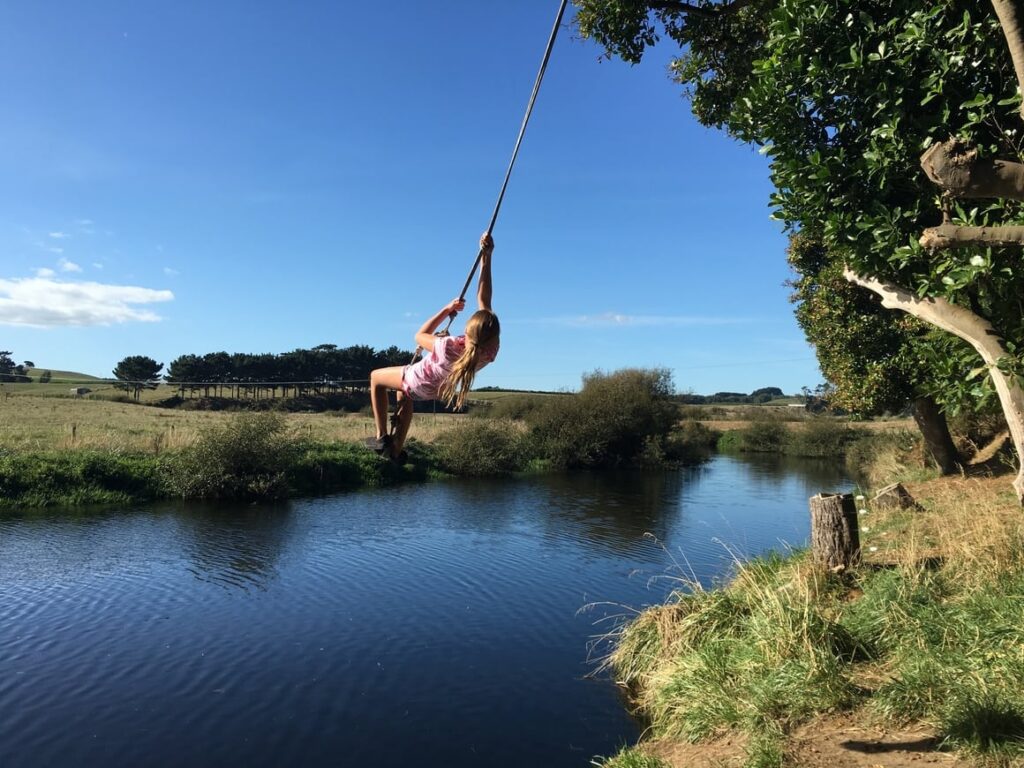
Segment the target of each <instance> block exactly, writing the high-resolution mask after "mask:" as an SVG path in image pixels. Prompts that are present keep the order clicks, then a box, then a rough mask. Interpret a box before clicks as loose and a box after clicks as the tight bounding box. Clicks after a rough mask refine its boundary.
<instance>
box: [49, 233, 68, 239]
mask: <svg viewBox="0 0 1024 768" xmlns="http://www.w3.org/2000/svg"><path fill="white" fill-rule="evenodd" d="M50 237H52V238H53V239H54V240H63V239H64V238H66V237H71V235H69V234H67V233H66V232H51V233H50Z"/></svg>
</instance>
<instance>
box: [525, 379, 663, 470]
mask: <svg viewBox="0 0 1024 768" xmlns="http://www.w3.org/2000/svg"><path fill="white" fill-rule="evenodd" d="M671 397H672V375H671V374H670V373H669V372H668V371H667V370H665V369H650V370H644V369H624V370H621V371H616V372H615V373H607V374H606V373H602V372H600V371H597V372H595V373H593V374H591V375H589V376H586V377H584V379H583V389H582V390H581V391H580V393H579V394H578V395H576V396H574V397H552V398H548V399H546V400H544V401H542V404H541V406H540V408H538V410H537V411H536V412H535V413H533V414H532V415H531V416H530V419H529V420H530V423H531V424H532V434H533V438H534V440H535V441H536V446H537V450H538V451H539V453H540V455H541V456H543V457H544V458H546V459H548V460H550V461H551V463H552V464H554V465H555V466H560V467H597V466H615V465H622V464H633V463H640V462H641V461H642V460H644V461H649V460H650V458H651V448H652V445H653V446H655V450H658V448H657V446H659V445H661V444H663V443H664V440H665V439H666V438H667V437H668V434H669V432H670V431H671V430H672V428H673V426H674V425H675V422H676V420H677V418H678V410H677V406H676V405H675V404H674V403H673V402H672V400H671ZM652 440H653V441H654V442H653V443H652Z"/></svg>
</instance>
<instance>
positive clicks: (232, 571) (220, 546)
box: [175, 503, 295, 590]
mask: <svg viewBox="0 0 1024 768" xmlns="http://www.w3.org/2000/svg"><path fill="white" fill-rule="evenodd" d="M175 522H176V523H177V539H178V541H179V542H180V545H181V547H182V550H183V553H184V555H185V556H186V557H187V558H188V559H189V561H190V565H189V566H188V570H189V571H190V572H191V573H192V574H193V575H194V576H195V577H196V578H197V579H199V580H201V581H209V582H211V583H213V584H218V585H220V586H222V587H225V588H229V589H243V590H244V589H252V588H255V589H267V588H268V586H269V584H270V582H272V581H273V580H274V578H275V577H276V576H277V563H278V561H279V560H280V558H281V554H282V552H283V551H284V550H285V549H286V548H287V546H288V543H289V540H290V539H291V537H292V533H293V531H294V529H295V521H294V518H293V516H292V515H291V511H290V506H289V505H288V504H285V503H281V504H263V505H231V504H224V503H218V504H214V503H205V504H189V505H185V506H182V507H180V508H179V510H178V514H177V515H176V516H175Z"/></svg>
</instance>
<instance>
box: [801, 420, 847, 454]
mask: <svg viewBox="0 0 1024 768" xmlns="http://www.w3.org/2000/svg"><path fill="white" fill-rule="evenodd" d="M863 434H864V433H863V432H862V431H860V430H856V429H851V428H850V427H848V426H847V425H846V424H844V423H841V422H836V421H832V420H831V419H828V418H824V417H816V418H812V419H809V420H808V421H807V422H806V423H805V425H804V428H803V429H799V430H793V431H792V432H791V433H790V434H789V442H788V444H787V446H786V453H789V454H792V455H794V456H842V455H843V454H845V453H846V448H847V446H848V445H850V443H852V442H854V441H855V440H856V439H857V438H858V437H860V436H862V435H863Z"/></svg>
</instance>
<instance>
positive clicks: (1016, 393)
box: [580, 0, 1024, 502]
mask: <svg viewBox="0 0 1024 768" xmlns="http://www.w3.org/2000/svg"><path fill="white" fill-rule="evenodd" d="M580 2H581V5H582V6H583V7H584V8H588V9H589V11H590V15H589V16H584V21H585V22H586V24H587V26H584V25H583V23H581V31H582V32H583V33H584V34H588V33H590V34H591V35H592V36H593V37H595V38H596V39H598V40H599V41H600V42H602V43H603V44H604V45H605V48H606V51H607V52H608V53H609V54H619V53H620V52H625V53H626V54H628V56H632V57H633V59H632V60H635V59H636V58H637V57H638V56H640V55H642V53H643V49H644V47H645V46H646V45H649V44H652V43H653V42H655V41H656V40H657V36H658V33H657V31H656V30H659V29H663V30H664V32H665V34H668V35H669V36H670V37H671V38H673V39H674V40H676V41H677V42H679V43H680V44H681V45H684V46H686V48H685V49H684V51H683V53H682V55H681V56H680V58H679V59H678V60H677V62H676V63H675V64H674V65H673V67H672V71H673V73H674V75H675V76H676V78H677V79H678V80H680V81H681V82H683V83H684V84H685V86H686V87H687V88H688V89H689V90H690V92H691V95H692V100H693V105H694V112H695V114H696V115H697V116H698V118H699V119H701V120H702V121H704V122H706V124H712V125H719V126H721V127H725V128H726V129H727V130H728V131H729V132H730V133H731V134H732V135H734V136H736V137H737V138H739V139H740V140H742V141H746V142H751V143H755V144H758V145H760V146H761V147H762V151H763V152H764V153H765V154H767V155H768V157H769V159H770V172H771V177H772V181H773V183H774V186H775V188H776V192H775V193H774V194H773V195H772V197H771V202H772V205H773V207H774V212H775V215H776V217H777V218H778V219H779V220H781V221H782V222H783V223H784V224H785V225H786V226H787V227H788V228H789V229H790V230H791V231H808V232H809V233H810V234H812V235H813V236H814V237H817V238H820V239H821V241H822V243H823V244H824V246H825V247H826V248H827V249H828V250H829V251H830V252H832V253H834V254H835V257H836V258H837V259H841V261H842V262H843V263H844V264H845V269H844V272H843V275H844V277H845V278H846V279H847V280H849V281H850V282H853V283H855V284H857V285H860V286H862V287H864V288H867V289H868V290H870V291H872V292H874V293H875V294H877V295H878V296H879V297H880V298H881V300H882V305H883V306H885V307H888V308H896V309H900V310H902V311H904V312H906V313H908V314H911V315H914V316H915V317H917V318H919V319H921V320H923V321H924V322H926V323H929V324H930V325H932V326H934V327H936V328H940V329H942V330H944V331H946V332H948V333H951V334H954V335H955V336H957V337H959V338H961V339H963V340H964V341H966V342H967V344H968V345H969V349H970V352H965V351H964V347H963V345H959V346H950V347H948V348H947V349H946V358H945V359H944V360H941V361H938V362H939V363H940V365H938V366H937V367H938V368H942V369H945V370H946V371H948V373H949V376H948V378H946V379H945V380H942V381H938V380H936V381H935V382H932V385H933V386H934V387H936V388H941V389H944V390H945V389H948V390H951V391H952V392H953V393H954V394H955V393H956V392H957V391H959V392H970V393H971V394H972V395H973V396H974V397H988V396H990V393H991V392H992V391H993V390H994V392H995V394H996V396H997V397H998V398H999V400H1000V403H1001V407H1002V410H1003V413H1004V415H1005V416H1006V420H1007V423H1008V424H1009V426H1010V432H1011V435H1012V437H1013V440H1014V445H1015V447H1016V448H1017V452H1018V457H1019V456H1020V455H1021V453H1022V450H1024V390H1022V389H1021V385H1020V380H1019V376H1020V374H1021V373H1022V372H1024V359H1022V357H1021V354H1022V352H1024V307H1022V303H1021V296H1022V295H1024V270H1022V269H1021V268H1020V267H1019V262H1020V253H1019V248H1016V247H1010V246H1018V245H1020V244H1021V243H1024V228H1022V227H1021V226H1019V225H1020V224H1021V222H1022V221H1024V216H1022V208H1021V206H1020V205H1019V204H1018V203H1019V201H1020V200H1024V166H1021V165H1020V164H1019V163H1016V162H1010V161H1007V160H1003V159H1001V158H1004V157H1013V158H1018V157H1020V155H1021V153H1022V146H1021V144H1020V131H1019V126H1018V125H1017V124H1016V122H1017V119H1018V117H1019V116H1018V114H1017V113H1018V109H1019V107H1020V104H1021V102H1020V95H1019V86H1020V84H1021V82H1022V76H1024V44H1022V42H1021V41H1022V31H1021V23H1020V15H1019V14H1020V8H1019V4H1018V3H1015V2H1009V1H1008V0H992V4H991V6H989V5H985V4H978V3H973V2H966V0H939V1H938V2H932V3H919V2H911V1H910V0H892V1H890V2H881V0H877V1H875V2H852V1H851V0H845V1H841V2H835V1H834V0H832V1H826V0H785V1H784V2H783V0H764V1H763V2H760V3H756V4H754V5H750V4H743V7H740V8H738V9H736V12H732V13H726V12H724V11H721V10H716V9H717V8H718V7H717V6H713V5H711V4H702V10H701V12H695V11H694V9H692V8H686V7H684V5H685V4H682V3H649V2H626V0H619V1H618V2H615V0H580ZM734 5H735V4H734ZM725 7H728V6H723V8H725ZM993 8H994V9H995V13H993V12H992V9H993ZM624 9H628V11H629V13H626V14H625V16H624V17H623V13H625V11H624ZM652 10H653V21H651V12H652ZM630 14H632V15H630ZM640 16H642V17H643V19H644V20H646V21H644V22H642V23H637V21H636V20H637V19H638V18H639V17H640ZM623 18H625V20H626V22H629V23H626V22H623V21H622V19H623ZM656 23H660V26H656ZM651 30H655V31H654V32H652V31H651ZM631 36H632V37H631ZM1007 48H1009V50H1010V54H1009V55H1008V54H1007ZM951 136H952V138H950V137H951ZM922 150H923V151H924V154H923V155H920V153H921V152H922ZM919 155H920V157H919ZM921 167H923V168H924V173H922V171H921ZM933 184H934V185H937V187H938V189H936V186H934V185H933ZM966 198H978V199H984V200H985V201H986V202H985V203H984V204H983V205H975V206H974V207H964V206H962V205H961V204H960V203H959V201H960V200H963V199H966ZM996 222H998V223H1001V224H1004V225H1010V226H992V225H993V223H996ZM965 248H966V249H967V250H966V251H965ZM939 349H941V346H940V347H939ZM979 356H980V357H981V360H980V361H979V360H978V357H979ZM979 362H980V363H981V365H979V364H978V363H979ZM949 399H954V397H953V396H951V397H950V398H949ZM1014 488H1015V490H1016V492H1017V495H1018V498H1019V499H1021V500H1022V502H1024V467H1021V469H1020V470H1019V471H1018V473H1017V476H1016V478H1015V480H1014Z"/></svg>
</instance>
